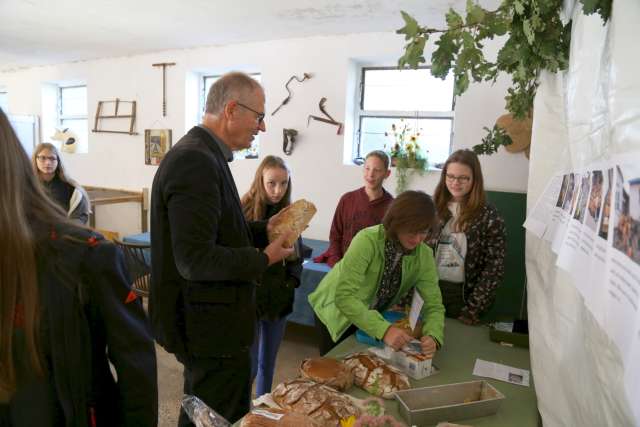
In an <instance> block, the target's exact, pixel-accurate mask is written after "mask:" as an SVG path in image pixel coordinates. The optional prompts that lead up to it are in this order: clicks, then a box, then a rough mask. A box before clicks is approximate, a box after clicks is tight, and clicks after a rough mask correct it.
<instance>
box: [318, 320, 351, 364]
mask: <svg viewBox="0 0 640 427" xmlns="http://www.w3.org/2000/svg"><path fill="white" fill-rule="evenodd" d="M314 317H315V320H316V332H317V337H318V350H319V351H320V356H324V355H325V354H327V353H328V352H329V351H330V350H331V349H332V348H333V347H335V346H336V345H338V344H339V343H341V342H342V341H344V340H345V339H347V338H349V336H350V335H353V334H355V333H356V331H357V330H358V328H357V327H356V326H355V325H351V326H349V329H347V330H346V332H345V333H344V334H342V336H341V337H340V338H338V341H337V342H334V341H333V340H332V339H331V334H330V333H329V330H328V329H327V327H326V326H324V323H322V320H320V319H318V316H315V315H314Z"/></svg>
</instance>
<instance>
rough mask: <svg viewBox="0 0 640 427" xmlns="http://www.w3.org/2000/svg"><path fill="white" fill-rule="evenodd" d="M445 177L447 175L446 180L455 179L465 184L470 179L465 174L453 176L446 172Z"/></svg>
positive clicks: (451, 180)
mask: <svg viewBox="0 0 640 427" xmlns="http://www.w3.org/2000/svg"><path fill="white" fill-rule="evenodd" d="M446 177H447V181H449V182H453V181H457V182H459V183H460V184H466V183H467V182H469V181H471V177H470V176H465V175H460V176H455V175H451V174H447V175H446Z"/></svg>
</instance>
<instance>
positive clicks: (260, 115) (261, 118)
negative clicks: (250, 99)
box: [236, 102, 266, 124]
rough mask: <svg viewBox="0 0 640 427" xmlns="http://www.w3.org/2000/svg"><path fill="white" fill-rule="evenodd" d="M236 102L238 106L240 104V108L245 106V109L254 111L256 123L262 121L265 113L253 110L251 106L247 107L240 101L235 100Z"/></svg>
mask: <svg viewBox="0 0 640 427" xmlns="http://www.w3.org/2000/svg"><path fill="white" fill-rule="evenodd" d="M236 104H238V105H239V106H241V107H242V108H246V109H247V110H249V111H251V112H253V113H255V115H256V120H257V121H258V124H260V123H262V122H263V121H264V117H265V116H266V114H265V113H259V112H257V111H256V110H254V109H253V108H251V107H248V106H246V105H244V104H242V103H240V102H236Z"/></svg>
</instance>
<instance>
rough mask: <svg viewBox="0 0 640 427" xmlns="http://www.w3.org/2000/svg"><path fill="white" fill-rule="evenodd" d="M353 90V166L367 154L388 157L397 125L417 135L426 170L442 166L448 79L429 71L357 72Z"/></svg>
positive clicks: (448, 122)
mask: <svg viewBox="0 0 640 427" xmlns="http://www.w3.org/2000/svg"><path fill="white" fill-rule="evenodd" d="M359 88H360V90H359V94H358V95H359V99H358V105H357V106H356V121H355V138H354V147H353V151H352V152H353V155H352V159H353V161H354V162H355V163H359V162H360V161H362V159H363V158H364V157H365V156H366V155H367V153H369V152H370V151H373V150H384V151H386V152H390V151H391V148H392V147H393V145H394V143H395V141H394V139H393V135H392V129H394V128H396V129H397V128H399V127H402V126H407V129H408V130H409V133H410V134H411V135H416V136H417V142H418V144H419V147H420V150H421V154H422V155H423V156H424V157H426V159H427V161H428V162H429V166H430V167H431V168H433V167H438V166H439V165H441V164H443V163H444V162H445V161H446V159H447V157H448V156H449V154H450V152H451V141H452V136H453V116H454V103H455V101H454V96H453V76H451V75H450V76H448V77H447V78H446V79H445V80H442V79H439V78H436V77H433V76H432V75H431V71H430V69H429V68H419V69H416V70H409V69H403V70H399V69H397V68H392V67H363V68H362V73H361V74H360V84H359Z"/></svg>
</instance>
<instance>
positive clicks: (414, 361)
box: [369, 346, 437, 380]
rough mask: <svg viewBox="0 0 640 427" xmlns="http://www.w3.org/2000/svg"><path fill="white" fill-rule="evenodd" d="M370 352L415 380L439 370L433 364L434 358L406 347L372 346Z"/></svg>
mask: <svg viewBox="0 0 640 427" xmlns="http://www.w3.org/2000/svg"><path fill="white" fill-rule="evenodd" d="M369 352H370V353H373V354H375V355H376V356H379V357H381V358H383V359H385V360H386V361H387V362H389V363H390V364H391V365H393V366H395V367H397V368H398V369H400V370H401V371H402V372H404V373H405V374H407V375H408V376H410V377H411V378H413V379H414V380H421V379H423V378H426V377H428V376H430V375H433V374H434V373H436V372H437V370H436V369H435V367H434V366H433V364H432V361H433V359H432V358H430V357H425V356H424V355H423V354H422V353H417V352H413V351H411V350H409V349H406V348H405V349H403V350H399V351H395V350H394V349H392V348H391V347H389V346H385V347H384V348H377V347H370V348H369Z"/></svg>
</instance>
